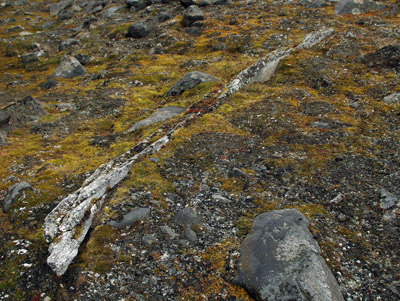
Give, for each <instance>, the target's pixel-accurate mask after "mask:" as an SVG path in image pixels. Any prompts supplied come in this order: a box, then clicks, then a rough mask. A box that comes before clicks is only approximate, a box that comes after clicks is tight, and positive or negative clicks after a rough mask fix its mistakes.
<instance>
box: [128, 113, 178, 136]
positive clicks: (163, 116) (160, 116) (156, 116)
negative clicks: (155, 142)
mask: <svg viewBox="0 0 400 301" xmlns="http://www.w3.org/2000/svg"><path fill="white" fill-rule="evenodd" d="M185 110H186V109H185V108H182V107H164V108H160V109H157V110H156V111H155V112H154V113H152V114H151V115H150V116H149V117H147V118H145V119H143V120H140V121H138V122H136V123H135V124H134V125H133V126H132V127H131V128H130V129H129V130H128V132H133V131H136V130H137V129H140V128H142V127H144V126H148V125H151V124H154V123H157V122H160V121H164V120H167V119H170V118H172V117H174V116H176V115H178V114H180V113H182V112H184V111H185Z"/></svg>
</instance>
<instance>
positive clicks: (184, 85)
mask: <svg viewBox="0 0 400 301" xmlns="http://www.w3.org/2000/svg"><path fill="white" fill-rule="evenodd" d="M210 81H218V79H217V78H215V77H214V76H211V75H209V74H206V73H203V72H200V71H193V72H189V73H186V74H185V75H184V76H183V77H182V78H181V79H180V80H179V81H177V82H176V83H175V84H174V85H173V86H172V87H171V88H170V89H169V90H168V92H167V93H166V96H179V95H181V94H182V93H183V92H185V91H186V90H189V89H193V88H194V87H196V86H197V85H199V84H202V83H205V82H210Z"/></svg>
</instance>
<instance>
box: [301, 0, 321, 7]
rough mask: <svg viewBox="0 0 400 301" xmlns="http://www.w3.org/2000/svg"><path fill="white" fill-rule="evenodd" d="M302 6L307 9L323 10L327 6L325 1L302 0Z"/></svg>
mask: <svg viewBox="0 0 400 301" xmlns="http://www.w3.org/2000/svg"><path fill="white" fill-rule="evenodd" d="M300 4H301V5H303V6H304V7H305V8H321V7H324V6H326V2H325V0H301V1H300Z"/></svg>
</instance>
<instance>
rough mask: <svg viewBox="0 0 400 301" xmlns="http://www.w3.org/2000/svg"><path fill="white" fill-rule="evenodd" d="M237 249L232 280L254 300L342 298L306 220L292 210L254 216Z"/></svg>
mask: <svg viewBox="0 0 400 301" xmlns="http://www.w3.org/2000/svg"><path fill="white" fill-rule="evenodd" d="M240 252H241V255H240V260H239V265H238V274H237V276H236V278H235V279H234V282H235V283H237V284H239V285H241V286H243V287H245V288H246V289H247V290H248V291H249V292H250V293H251V294H252V295H253V296H254V297H255V298H256V299H257V300H269V301H272V300H343V297H342V295H341V293H340V290H339V287H338V285H337V283H336V279H335V278H334V277H333V275H332V272H331V271H330V270H329V268H328V266H327V265H326V264H325V262H324V260H323V259H322V257H321V256H320V255H319V253H320V249H319V246H318V244H317V242H316V241H315V240H314V239H313V238H312V235H311V233H310V231H309V230H308V221H307V219H306V218H305V216H304V215H302V214H301V213H300V212H299V211H297V210H295V209H285V210H274V211H271V212H268V213H263V214H261V215H259V216H257V217H256V219H255V220H254V222H253V225H252V229H251V233H250V234H249V235H248V236H247V237H246V239H245V240H244V241H243V243H242V244H241V247H240Z"/></svg>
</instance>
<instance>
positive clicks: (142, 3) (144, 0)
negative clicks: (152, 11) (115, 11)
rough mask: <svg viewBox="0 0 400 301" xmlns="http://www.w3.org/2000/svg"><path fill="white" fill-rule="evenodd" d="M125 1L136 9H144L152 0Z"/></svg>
mask: <svg viewBox="0 0 400 301" xmlns="http://www.w3.org/2000/svg"><path fill="white" fill-rule="evenodd" d="M125 3H126V5H127V6H128V7H129V8H132V7H133V8H135V9H136V10H142V9H145V8H146V7H147V6H149V5H151V1H150V0H126V1H125Z"/></svg>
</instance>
